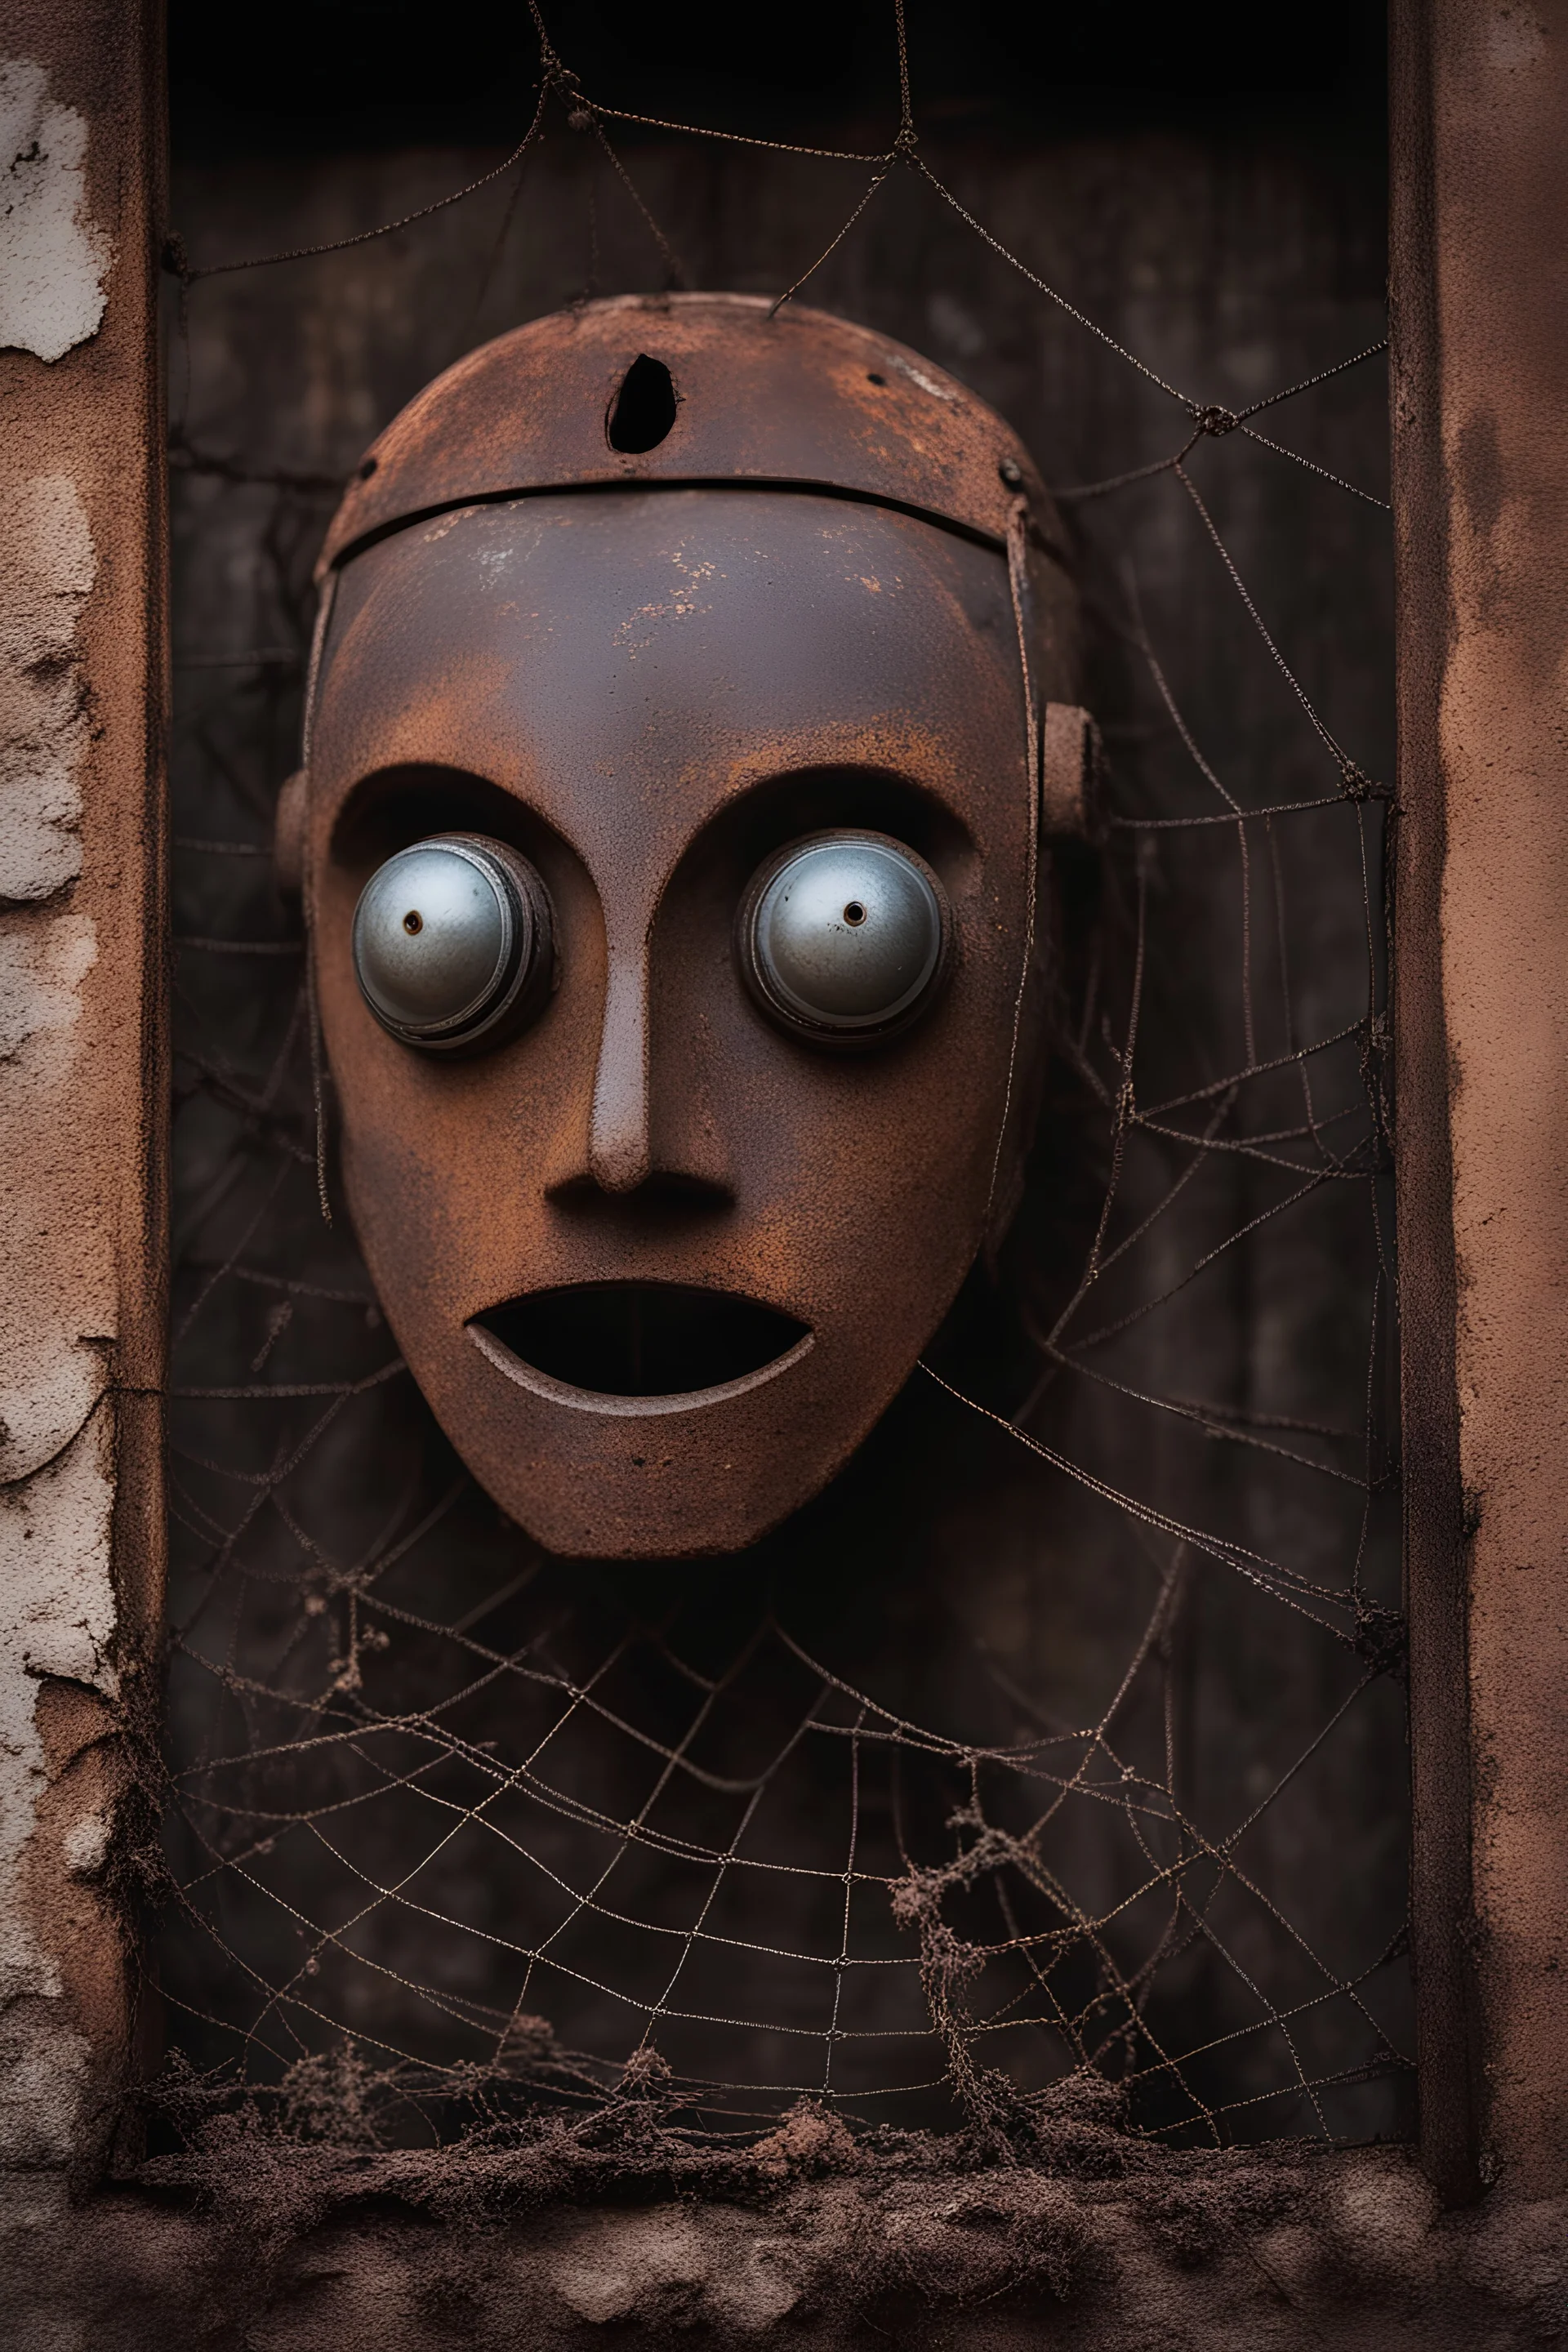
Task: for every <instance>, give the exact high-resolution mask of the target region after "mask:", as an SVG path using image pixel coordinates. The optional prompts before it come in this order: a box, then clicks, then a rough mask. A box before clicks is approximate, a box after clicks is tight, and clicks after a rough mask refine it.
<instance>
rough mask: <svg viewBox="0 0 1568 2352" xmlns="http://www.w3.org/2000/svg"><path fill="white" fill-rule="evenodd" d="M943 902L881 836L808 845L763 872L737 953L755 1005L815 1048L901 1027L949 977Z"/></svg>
mask: <svg viewBox="0 0 1568 2352" xmlns="http://www.w3.org/2000/svg"><path fill="white" fill-rule="evenodd" d="M951 939H952V918H951V916H950V914H949V911H948V904H947V894H946V892H945V891H944V890H943V888H942V884H941V882H940V881H939V880H938V878H937V877H936V876H935V875H934V874H933V873H932V872H931V867H930V866H928V865H927V864H926V862H925V860H924V858H923V857H917V856H916V855H915V853H914V851H913V850H912V849H906V848H905V846H904V845H903V843H902V842H900V841H894V840H892V839H891V838H890V837H889V835H887V834H883V833H860V832H847V831H846V832H836V833H817V834H811V835H807V837H806V838H805V840H804V841H795V842H792V843H791V844H790V845H789V846H788V847H787V848H785V849H781V850H779V851H777V852H776V853H775V855H774V856H772V857H770V858H769V859H768V860H767V861H766V863H765V864H764V865H763V866H760V867H759V868H758V870H757V872H756V874H755V875H754V876H753V877H752V883H751V887H749V889H748V890H747V892H746V895H745V897H744V898H743V899H742V902H741V909H740V915H739V918H738V921H737V928H736V947H737V952H738V954H739V958H740V964H741V971H742V976H743V978H744V980H745V982H746V985H747V987H748V988H749V989H750V991H751V992H752V996H753V997H754V998H755V1000H756V1002H757V1003H758V1004H759V1005H760V1006H761V1007H762V1009H763V1012H764V1013H767V1014H768V1016H769V1018H770V1019H771V1020H773V1022H775V1023H776V1024H778V1026H779V1027H780V1028H783V1029H786V1030H788V1031H790V1032H791V1033H792V1034H794V1035H795V1036H797V1037H803V1038H805V1039H806V1040H808V1041H809V1042H810V1043H811V1044H812V1045H826V1046H829V1047H832V1048H835V1049H837V1050H838V1051H840V1052H842V1051H846V1050H848V1051H855V1050H856V1049H859V1048H865V1047H868V1046H871V1045H881V1044H882V1043H883V1042H884V1040H885V1039H887V1038H889V1037H893V1036H896V1035H897V1034H899V1033H900V1030H903V1029H907V1028H908V1027H909V1025H910V1023H911V1022H912V1021H917V1020H918V1019H919V1018H920V1016H921V1013H924V1012H925V1011H926V1009H927V1007H928V1006H929V1005H930V1004H931V1002H932V1000H933V999H934V998H935V996H936V994H937V992H938V991H939V990H940V988H941V986H942V981H943V979H944V977H945V976H946V971H947V965H948V961H949V953H950V943H951Z"/></svg>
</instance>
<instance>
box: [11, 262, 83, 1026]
mask: <svg viewBox="0 0 1568 2352" xmlns="http://www.w3.org/2000/svg"><path fill="white" fill-rule="evenodd" d="M0 267H3V263H0ZM96 570H97V565H96V562H95V560H94V556H93V546H92V532H91V530H90V528H89V523H88V518H87V509H86V508H85V507H84V506H83V505H82V502H81V493H80V491H79V489H78V488H77V486H76V484H75V482H73V481H72V480H71V478H70V477H69V476H68V475H66V474H38V475H34V476H33V477H32V478H31V479H29V480H25V481H21V482H17V483H16V484H14V485H13V486H11V487H10V488H7V489H6V490H5V491H4V492H0V899H12V900H37V899H40V898H51V897H52V896H53V895H54V893H55V892H56V891H57V890H62V889H64V887H65V886H66V885H67V883H68V882H73V881H74V880H75V879H76V877H77V876H78V875H79V873H80V871H81V785H80V781H79V771H80V767H81V762H82V760H83V759H84V757H85V756H86V752H87V749H88V740H89V724H90V722H89V710H88V698H87V692H86V688H85V685H84V683H83V679H82V675H81V671H80V668H79V664H78V661H77V659H76V646H77V629H78V625H79V622H80V620H81V616H82V612H83V608H84V607H85V605H86V603H87V599H88V596H89V593H90V592H91V589H92V583H93V576H94V573H95V572H96ZM4 1050H5V1049H4V1047H3V1046H0V1051H4Z"/></svg>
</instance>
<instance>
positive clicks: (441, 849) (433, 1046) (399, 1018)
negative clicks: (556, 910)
mask: <svg viewBox="0 0 1568 2352" xmlns="http://www.w3.org/2000/svg"><path fill="white" fill-rule="evenodd" d="M353 960H354V972H355V975H356V977H357V978H358V981H359V984H360V992H361V994H362V995H363V998H364V1001H365V1003H367V1004H368V1005H369V1007H370V1009H371V1011H372V1012H373V1013H374V1015H375V1017H376V1019H377V1020H378V1021H379V1022H380V1024H381V1025H382V1027H383V1028H384V1029H386V1030H389V1031H390V1032H391V1034H392V1035H393V1036H395V1037H397V1038H400V1039H401V1040H402V1042H403V1044H404V1045H417V1046H418V1047H420V1049H421V1050H422V1051H423V1052H425V1053H427V1054H455V1053H468V1052H473V1051H476V1050H478V1049H479V1048H480V1047H482V1046H489V1045H499V1044H500V1042H501V1040H502V1038H503V1037H510V1036H512V1035H514V1034H516V1032H517V1031H518V1030H519V1029H521V1027H522V1026H523V1024H524V1023H525V1022H528V1021H531V1019H532V1018H533V1015H534V1014H535V1013H537V1012H538V1011H539V1009H540V1006H541V1005H542V1003H543V1001H544V999H545V997H546V996H547V995H548V994H549V992H550V986H551V982H552V961H553V958H552V922H551V911H550V898H549V895H548V893H547V892H546V890H545V887H544V885H543V883H542V881H541V880H540V878H539V876H538V875H537V874H536V873H535V872H534V870H533V867H532V866H531V865H530V864H529V862H528V860H527V858H526V857H522V856H519V854H518V852H517V851H516V850H515V849H510V848H509V847H508V846H507V845H506V844H505V843H504V842H500V841H490V840H488V839H487V838H486V837H485V836H484V835H482V834H476V833H438V834H433V835H431V836H430V838H429V839H428V840H427V841H416V842H415V843H414V844H413V845H411V846H410V847H409V848H407V849H400V850H399V851H398V852H397V854H396V856H394V857H389V858H388V859H387V861H386V863H385V865H384V866H377V868H376V870H375V872H374V874H373V875H372V876H371V877H370V880H369V881H368V882H367V883H366V884H365V886H364V888H363V890H362V891H361V893H360V900H359V904H358V906H357V907H356V908H354V920H353Z"/></svg>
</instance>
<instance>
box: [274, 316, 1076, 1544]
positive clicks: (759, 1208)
mask: <svg viewBox="0 0 1568 2352" xmlns="http://www.w3.org/2000/svg"><path fill="white" fill-rule="evenodd" d="M372 457H373V459H374V465H372V463H371V461H370V460H367V462H366V467H363V468H362V469H361V478H359V479H358V480H357V481H356V483H355V485H354V487H353V489H352V490H351V492H350V494H349V496H348V498H347V499H345V500H344V503H343V507H342V509H341V511H340V513H339V515H338V517H337V519H336V520H335V521H334V523H333V525H332V529H331V533H330V534H329V538H328V541H327V547H326V551H325V553H324V555H323V559H322V562H323V574H324V577H325V578H326V579H327V581H328V582H329V583H330V584H331V600H330V620H329V622H328V623H327V624H326V625H324V627H323V632H322V635H321V644H320V647H319V657H318V664H317V674H316V677H315V681H314V686H313V693H312V718H311V722H310V736H309V768H308V772H307V774H306V776H305V777H304V779H303V780H302V781H301V782H300V784H298V785H297V786H296V787H295V788H294V790H293V792H292V793H291V794H290V796H289V813H288V816H287V821H286V822H287V830H288V833H289V837H290V840H291V841H295V842H297V846H296V847H294V848H289V845H287V844H286V845H285V850H284V855H285V857H288V856H293V857H294V858H295V859H296V862H297V863H298V864H299V866H300V868H301V870H302V873H303V876H304V879H305V886H306V893H307V906H308V914H309V919H310V925H311V928H312V933H313V940H314V948H315V957H314V961H315V969H316V973H317V985H318V989H319V993H320V1003H321V1020H322V1024H323V1031H324V1034H325V1038H326V1043H327V1048H328V1052H329V1055H330V1058H331V1067H332V1071H333V1075H334V1078H335V1081H336V1086H337V1091H338V1096H339V1100H340V1103H341V1107H342V1132H343V1147H344V1171H345V1178H346V1182H347V1187H348V1192H349V1199H350V1203H351V1206H352V1209H353V1216H354V1221H355V1224H356V1227H357V1230H358V1233H359V1235H360V1239H361V1242H362V1244H363V1248H364V1251H365V1255H366V1258H367V1260H368V1263H369V1265H370V1268H371V1271H372V1274H373V1276H374V1279H375V1282H376V1284H377V1286H378V1289H379V1291H380V1293H381V1297H382V1300H383V1303H384V1307H385V1309H386V1312H387V1316H388V1318H389V1320H390V1322H391V1324H392V1327H393V1328H394V1330H395V1333H396V1335H397V1337H398V1339H399V1341H400V1343H401V1345H402V1347H403V1349H404V1351H405V1354H406V1356H407V1358H408V1360H409V1363H410V1365H411V1367H412V1369H413V1370H414V1372H415V1375H416V1378H417V1379H418V1380H419V1381H420V1383H421V1385H422V1387H423V1388H424V1389H425V1391H426V1394H427V1396H428V1397H429V1399H430V1401H431V1403H432V1405H433V1406H434V1408H435V1410H436V1412H437V1416H438V1417H439V1419H440V1420H441V1422H442V1423H443V1425H444V1426H445V1428H446V1429H447V1433H448V1434H449V1435H450V1436H451V1438H452V1440H453V1442H454V1444H456V1445H457V1446H458V1450H459V1452H460V1453H462V1454H463V1455H464V1456H465V1458H466V1459H467V1461H468V1464H469V1465H470V1467H471V1468H472V1469H473V1471H474V1473H475V1475H477V1476H478V1477H479V1479H480V1480H481V1481H482V1483H483V1484H484V1485H485V1486H488V1487H489V1490H490V1492H491V1493H492V1494H494V1495H495V1496H497V1497H498V1499H499V1500H500V1502H501V1503H502V1505H503V1506H504V1507H506V1509H507V1510H508V1511H510V1513H511V1514H512V1516H513V1517H516V1518H517V1519H518V1520H520V1521H521V1523H522V1524H523V1525H524V1526H526V1527H527V1528H530V1529H531V1531H532V1532H533V1533H534V1534H535V1535H537V1536H538V1537H539V1538H541V1540H542V1541H543V1542H544V1543H546V1544H548V1545H550V1546H551V1547H552V1549H556V1550H559V1551H563V1552H568V1553H576V1554H595V1553H596V1554H603V1555H618V1556H648V1555H655V1556H657V1555H670V1554H682V1553H694V1552H704V1551H709V1552H711V1551H728V1550H732V1549H737V1548H739V1547H740V1546H742V1545H744V1544H745V1543H747V1542H750V1541H752V1539H753V1538H756V1537H757V1536H759V1535H761V1534H762V1533H763V1531H764V1530H765V1529H766V1528H769V1527H770V1526H772V1525H773V1523H775V1522H776V1521H777V1520H778V1519H780V1518H781V1517H784V1515H785V1514H786V1513H788V1512H789V1511H791V1510H792V1509H794V1508H795V1507H797V1506H798V1505H799V1504H800V1503H802V1502H804V1501H805V1499H806V1498H807V1497H808V1496H811V1495H813V1494H814V1493H816V1491H817V1489H818V1488H819V1487H820V1486H823V1484H824V1483H825V1482H826V1480H827V1479H828V1478H829V1477H830V1476H831V1475H832V1474H833V1472H834V1471H835V1470H836V1469H837V1467H838V1466H839V1465H840V1464H841V1463H842V1462H843V1461H844V1460H845V1458H846V1457H847V1454H849V1453H850V1452H851V1451H852V1450H853V1448H854V1447H855V1446H856V1445H857V1444H858V1443H859V1441H860V1439H861V1438H862V1437H863V1436H864V1435H865V1433H866V1432H867V1431H868V1429H869V1428H870V1426H871V1424H872V1423H873V1422H874V1421H875V1420H876V1419H877V1418H878V1416H879V1414H880V1413H881V1412H882V1411H883V1410H884V1408H885V1407H886V1405H887V1404H888V1403H889V1401H890V1399H891V1398H892V1396H893V1394H894V1393H895V1391H897V1389H898V1388H899V1387H900V1385H901V1383H902V1382H903V1381H904V1380H905V1379H906V1378H907V1376H908V1374H909V1372H910V1369H911V1368H912V1366H913V1364H914V1362H915V1360H916V1359H917V1357H918V1355H919V1353H920V1351H921V1348H922V1347H923V1346H924V1344H925V1342H926V1340H927V1339H929V1338H930V1336H931V1332H932V1331H933V1329H934V1328H935V1327H936V1325H937V1323H938V1322H939V1321H940V1320H941V1318H942V1315H943V1314H944V1313H945V1312H946V1310H947V1308H948V1307H949V1306H950V1305H951V1303H952V1298H953V1297H954V1295H955V1293H956V1291H957V1289H958V1286H959V1285H960V1283H961V1282H962V1280H963V1276H964V1274H965V1272H966V1270H967V1269H968V1267H969V1265H970V1264H971V1262H972V1261H973V1257H974V1255H975V1252H976V1250H977V1249H978V1248H979V1247H980V1245H981V1244H982V1242H983V1241H984V1238H985V1236H986V1234H987V1232H988V1230H992V1229H994V1227H995V1226H996V1224H997V1223H999V1222H1000V1221H1001V1219H1002V1218H1003V1217H1004V1216H1005V1212H1006V1207H1007V1203H1008V1201H1009V1199H1010V1197H1011V1192H1012V1188H1013V1184H1014V1181H1015V1176H1016V1167H1017V1163H1018V1160H1019V1158H1020V1155H1021V1150H1022V1148H1023V1144H1024V1142H1025V1140H1026V1130H1027V1124H1028V1111H1029V1104H1030V1099H1031V1091H1032V1090H1031V1086H1030V1076H1031V1072H1032V1070H1033V1068H1034V1066H1035V1064H1036V1062H1037V1053H1038V1046H1039V1044H1040V1039H1041V1034H1042V1026H1043V1011H1044V998H1045V993H1046V985H1045V982H1046V971H1045V967H1046V962H1047V951H1048V940H1049V931H1050V925H1049V921H1048V893H1047V892H1046V891H1045V889H1044V877H1045V876H1046V874H1047V868H1048V858H1047V857H1046V856H1044V855H1043V854H1042V850H1041V841H1042V835H1047V834H1048V833H1049V832H1051V831H1052V830H1053V829H1064V828H1066V829H1070V828H1071V827H1072V826H1073V825H1074V824H1076V823H1079V822H1080V821H1081V816H1082V807H1083V801H1082V791H1083V779H1084V776H1085V774H1086V772H1087V769H1088V765H1089V743H1090V739H1091V731H1092V730H1090V729H1089V726H1088V724H1087V721H1086V719H1085V718H1084V714H1083V713H1082V712H1081V711H1079V709H1077V707H1076V704H1075V703H1074V700H1073V695H1074V663H1075V619H1076V599H1075V596H1074V593H1073V589H1072V585H1071V583H1070V580H1069V578H1068V574H1067V572H1066V571H1065V569H1064V568H1063V564H1062V561H1061V557H1060V550H1059V546H1058V542H1057V538H1056V531H1055V523H1054V517H1053V516H1052V514H1051V510H1050V507H1049V502H1048V500H1047V498H1046V495H1045V493H1044V491H1043V490H1042V489H1041V488H1039V485H1038V481H1037V478H1036V477H1035V475H1034V473H1033V471H1032V469H1031V468H1030V467H1029V465H1028V460H1027V457H1026V455H1025V453H1024V452H1023V451H1022V450H1021V448H1020V447H1019V446H1018V444H1017V443H1016V441H1015V439H1014V438H1013V436H1011V434H1010V433H1009V432H1008V431H1007V429H1006V427H1005V426H1004V425H1002V424H1001V423H1000V421H999V420H998V419H997V418H996V417H995V416H994V415H992V414H991V412H990V411H989V410H987V409H986V408H985V407H984V405H983V404H981V403H980V402H978V401H977V400H975V399H974V397H973V394H970V393H968V392H967V391H965V390H964V389H963V387H962V386H960V385H958V384H956V383H953V382H952V380H951V379H950V378H948V377H946V376H943V375H942V373H941V371H940V370H938V369H936V368H934V367H931V366H930V365H929V364H928V363H927V362H924V361H923V360H920V359H918V358H917V357H916V356H915V355H913V354H912V353H910V352H905V351H903V350H901V349H900V347H899V346H897V345H895V344H892V343H889V341H887V340H886V339H885V338H883V337H880V336H877V335H873V334H871V333H869V332H868V331H865V330H863V329H860V328H857V327H852V326H849V325H847V324H846V323H844V322H843V321H841V320H832V319H827V318H824V317H822V316H821V315H820V314H816V313H812V312H799V311H785V312H784V313H782V314H781V315H780V317H779V318H778V319H777V320H774V319H773V318H772V317H771V315H770V313H769V311H768V309H767V307H766V305H765V304H764V303H763V302H761V301H753V300H751V299H746V298H743V297H709V296H692V297H685V298H679V297H678V298H672V299H668V300H661V301H649V302H642V301H634V302H614V303H601V304H596V305H593V306H591V307H589V308H587V309H584V310H577V311H572V312H567V313H563V315H562V316H560V317H558V318H553V319H547V320H541V321H539V322H537V323H536V324H535V325H533V326H531V327H528V328H524V329H522V330H521V331H518V332H517V333H515V334H513V335H509V336H506V337H503V338H502V339H501V340H500V341H499V342H496V343H492V344H490V345H489V346H487V347H486V349H485V350H483V351H481V352H476V353H474V354H473V355H472V356H471V357H470V358H469V359H468V360H466V361H464V362H461V363H460V365H459V366H458V367H457V368H454V369H452V370H451V371H449V373H447V375H446V376H444V377H442V378H440V379H439V380H438V382H437V383H435V384H433V385H431V386H430V387H429V389H428V390H427V391H426V392H425V393H423V394H420V396H419V398H418V399H416V401H415V402H414V403H413V404H411V405H410V407H409V408H408V409H406V410H405V412H404V414H403V415H402V416H401V417H399V418H398V419H397V420H396V421H395V423H394V424H393V425H391V426H390V427H389V428H388V430H387V432H386V433H385V434H384V435H383V436H382V438H381V440H380V441H379V442H378V443H377V444H376V446H375V448H374V451H373V452H372ZM584 493H591V495H584ZM405 901H406V902H407V903H406V904H405Z"/></svg>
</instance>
